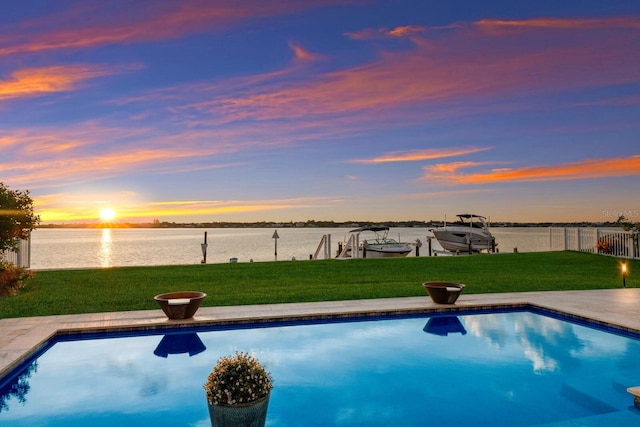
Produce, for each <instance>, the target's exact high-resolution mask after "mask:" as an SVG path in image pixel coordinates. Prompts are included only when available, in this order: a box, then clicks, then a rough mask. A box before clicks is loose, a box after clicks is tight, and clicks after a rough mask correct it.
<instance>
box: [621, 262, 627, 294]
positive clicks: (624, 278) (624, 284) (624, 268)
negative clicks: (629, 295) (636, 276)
mask: <svg viewBox="0 0 640 427" xmlns="http://www.w3.org/2000/svg"><path fill="white" fill-rule="evenodd" d="M622 287H623V288H626V287H627V263H626V262H623V263H622Z"/></svg>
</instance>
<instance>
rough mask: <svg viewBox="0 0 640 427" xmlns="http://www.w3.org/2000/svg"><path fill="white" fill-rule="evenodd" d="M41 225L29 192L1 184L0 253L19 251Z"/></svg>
mask: <svg viewBox="0 0 640 427" xmlns="http://www.w3.org/2000/svg"><path fill="white" fill-rule="evenodd" d="M39 223H40V216H38V215H36V214H35V213H34V212H33V200H32V199H31V196H30V195H29V191H28V190H27V191H20V190H11V189H9V187H7V186H6V185H5V184H3V183H2V182H0V252H2V251H5V250H7V249H10V250H15V249H17V247H18V242H19V241H20V239H27V238H29V236H30V235H31V232H32V231H33V229H34V228H36V226H37V225H38V224H39Z"/></svg>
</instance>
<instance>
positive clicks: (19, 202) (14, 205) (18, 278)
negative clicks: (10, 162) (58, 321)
mask: <svg viewBox="0 0 640 427" xmlns="http://www.w3.org/2000/svg"><path fill="white" fill-rule="evenodd" d="M39 222H40V217H39V216H38V215H36V214H34V213H33V200H32V199H31V196H29V191H19V190H10V189H9V187H7V186H6V185H4V184H3V183H2V182H0V297H4V296H8V295H15V294H17V293H18V290H19V289H20V288H21V287H23V286H24V281H25V280H27V279H28V278H30V277H31V276H32V273H31V272H30V271H29V270H27V269H26V268H24V267H18V266H15V265H13V264H12V263H10V262H8V261H7V260H5V259H4V256H3V253H4V251H6V250H7V249H9V250H16V249H17V248H18V242H19V241H20V239H27V238H28V237H29V236H30V235H31V232H32V231H33V229H34V228H35V227H36V225H38V223H39ZM0 409H1V408H0Z"/></svg>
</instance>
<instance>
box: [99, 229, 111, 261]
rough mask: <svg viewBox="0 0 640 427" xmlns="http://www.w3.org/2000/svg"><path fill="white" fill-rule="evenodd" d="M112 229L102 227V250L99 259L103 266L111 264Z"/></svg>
mask: <svg viewBox="0 0 640 427" xmlns="http://www.w3.org/2000/svg"><path fill="white" fill-rule="evenodd" d="M111 244H112V240H111V229H110V228H103V229H102V238H101V239H100V251H99V252H98V260H99V261H100V266H101V267H103V268H104V267H110V266H111Z"/></svg>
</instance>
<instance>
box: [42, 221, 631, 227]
mask: <svg viewBox="0 0 640 427" xmlns="http://www.w3.org/2000/svg"><path fill="white" fill-rule="evenodd" d="M451 222H453V221H451ZM443 224H444V221H345V222H336V221H304V222H302V221H298V222H295V221H290V222H266V221H265V222H262V221H261V222H192V223H178V222H166V221H163V222H159V221H154V222H147V223H129V222H122V223H120V222H113V223H74V224H40V225H39V226H38V227H37V228H38V229H51V228H342V227H344V228H351V227H362V226H367V225H382V226H387V227H390V228H393V227H425V228H430V227H439V226H442V225H443ZM490 226H491V227H493V228H504V227H522V228H527V227H620V224H619V223H617V222H611V221H607V222H589V221H582V222H504V221H500V222H493V223H491V224H490Z"/></svg>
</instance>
